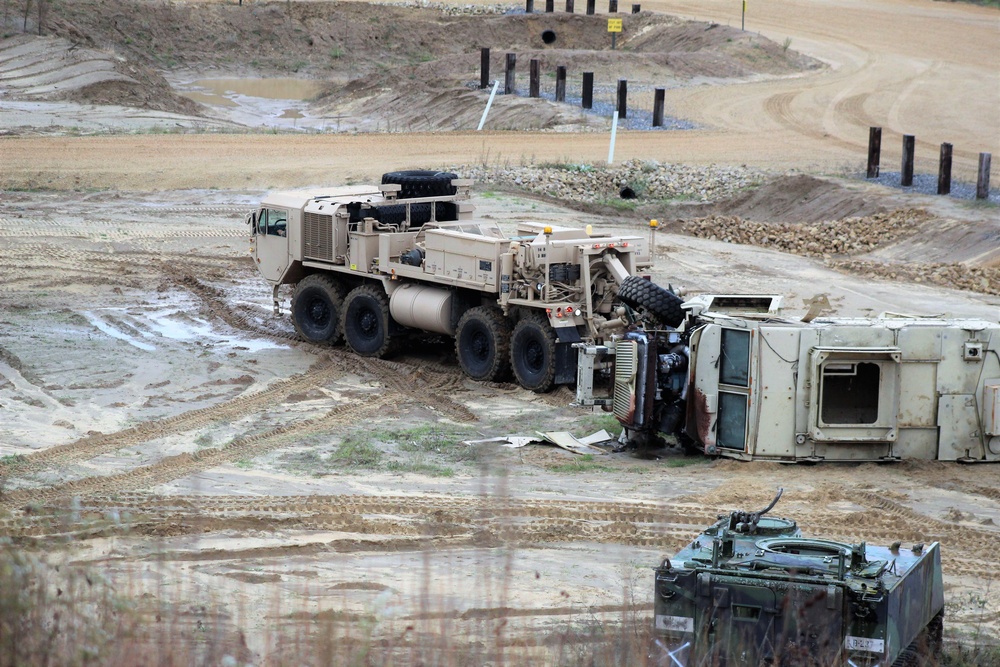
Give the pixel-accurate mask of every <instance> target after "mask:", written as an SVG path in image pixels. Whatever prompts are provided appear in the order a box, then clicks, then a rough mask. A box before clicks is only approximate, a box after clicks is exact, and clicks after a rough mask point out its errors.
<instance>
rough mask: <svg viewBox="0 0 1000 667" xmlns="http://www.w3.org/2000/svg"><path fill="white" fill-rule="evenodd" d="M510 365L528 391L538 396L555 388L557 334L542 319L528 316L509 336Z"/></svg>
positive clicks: (515, 375)
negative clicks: (553, 386)
mask: <svg viewBox="0 0 1000 667" xmlns="http://www.w3.org/2000/svg"><path fill="white" fill-rule="evenodd" d="M510 365H511V367H513V369H514V377H516V378H517V382H518V384H520V385H521V386H522V387H524V388H525V389H530V390H531V391H534V392H537V393H539V394H541V393H545V392H547V391H548V390H549V389H551V388H552V384H553V380H554V378H555V376H556V333H555V331H553V330H552V327H551V326H549V323H548V322H547V321H546V320H545V319H544V318H542V317H538V316H535V315H531V316H529V317H525V318H524V319H523V320H521V321H520V322H518V323H517V326H516V327H514V333H513V335H512V336H511V337H510Z"/></svg>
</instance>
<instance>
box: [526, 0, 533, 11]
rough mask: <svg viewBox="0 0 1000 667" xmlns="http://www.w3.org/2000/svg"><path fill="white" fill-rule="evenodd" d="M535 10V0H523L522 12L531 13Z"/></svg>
mask: <svg viewBox="0 0 1000 667" xmlns="http://www.w3.org/2000/svg"><path fill="white" fill-rule="evenodd" d="M534 11H535V0H524V13H525V14H532V13H534Z"/></svg>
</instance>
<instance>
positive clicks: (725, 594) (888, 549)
mask: <svg viewBox="0 0 1000 667" xmlns="http://www.w3.org/2000/svg"><path fill="white" fill-rule="evenodd" d="M780 497H781V490H780V489H779V491H778V494H777V496H775V498H774V500H773V501H772V502H771V504H770V505H768V506H767V507H766V508H764V509H763V510H760V511H758V512H745V511H734V512H731V513H730V514H729V515H720V516H719V521H718V522H717V523H715V524H714V525H712V526H710V527H709V528H707V529H706V530H705V531H704V532H703V533H702V534H701V535H699V536H698V538H697V539H696V540H695V541H694V542H692V543H691V544H689V545H688V546H687V547H685V548H684V549H682V550H681V551H680V552H678V553H677V555H675V556H674V557H672V558H666V559H664V560H663V562H662V563H661V564H660V566H659V567H657V568H656V570H655V572H656V580H655V581H656V583H655V586H656V589H655V611H656V617H655V630H654V635H655V641H654V662H653V664H657V665H670V666H671V667H694V666H696V665H699V666H700V665H706V666H708V665H710V666H712V667H736V666H740V667H743V666H746V667H758V665H782V666H784V667H797V666H799V665H809V666H813V665H815V666H817V667H819V666H822V667H829V666H831V665H838V666H840V665H843V666H844V667H903V666H911V665H913V666H915V665H920V664H924V662H923V660H924V659H925V658H926V657H929V656H934V655H936V654H937V653H938V652H939V651H940V646H941V631H942V619H943V617H944V591H943V583H942V576H941V552H940V548H939V546H938V543H937V542H934V543H932V544H930V545H924V544H914V545H912V546H909V547H908V548H903V546H902V545H901V544H900V543H898V542H896V543H894V544H892V545H889V546H885V547H882V546H870V545H866V544H865V543H863V542H862V543H861V544H843V543H840V542H834V541H831V540H825V539H818V538H807V537H804V536H803V535H802V531H801V530H799V527H798V526H797V525H796V523H795V521H792V520H790V519H784V518H776V517H770V516H764V515H765V514H767V513H768V512H769V511H770V510H771V509H772V508H773V507H774V505H775V504H776V503H777V502H778V499H779V498H780ZM933 664H936V663H933Z"/></svg>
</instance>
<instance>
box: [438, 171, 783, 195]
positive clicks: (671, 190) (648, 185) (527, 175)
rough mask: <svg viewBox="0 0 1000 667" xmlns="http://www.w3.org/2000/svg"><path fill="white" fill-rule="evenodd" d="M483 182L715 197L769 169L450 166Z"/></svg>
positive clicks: (578, 191)
mask: <svg viewBox="0 0 1000 667" xmlns="http://www.w3.org/2000/svg"><path fill="white" fill-rule="evenodd" d="M449 170H450V171H454V172H456V173H458V174H461V175H462V177H463V178H471V179H474V180H475V181H476V182H477V183H481V184H484V185H489V184H493V185H504V186H508V187H516V188H520V189H523V190H527V191H529V192H534V193H537V194H543V195H548V196H551V197H556V198H558V199H563V200H566V201H575V202H585V203H621V202H622V201H623V200H622V198H621V190H622V188H625V187H629V188H631V189H632V190H633V191H634V193H635V196H636V197H635V199H634V200H631V201H635V202H636V203H637V204H641V203H646V202H649V201H663V200H686V201H698V202H710V201H716V200H719V199H725V198H727V197H730V196H732V195H734V194H736V193H737V192H740V191H743V190H746V189H747V188H752V187H756V186H758V185H760V184H761V183H762V182H763V181H764V178H765V173H764V172H763V171H759V170H756V169H750V168H748V167H722V166H716V165H711V166H707V167H703V166H691V165H683V164H663V163H660V162H657V161H655V160H628V161H626V162H622V163H620V164H615V165H611V166H610V167H609V166H595V165H590V164H570V163H567V164H543V165H527V166H517V167H511V166H500V165H496V166H488V165H460V166H454V167H450V168H449Z"/></svg>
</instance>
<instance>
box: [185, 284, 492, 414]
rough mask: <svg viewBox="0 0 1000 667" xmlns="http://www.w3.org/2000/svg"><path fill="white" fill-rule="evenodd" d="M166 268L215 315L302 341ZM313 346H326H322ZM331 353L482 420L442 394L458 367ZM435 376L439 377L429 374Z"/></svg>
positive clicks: (416, 395)
mask: <svg viewBox="0 0 1000 667" xmlns="http://www.w3.org/2000/svg"><path fill="white" fill-rule="evenodd" d="M165 270H166V272H167V273H172V277H173V280H174V281H175V282H176V284H177V285H178V286H180V287H183V288H184V289H186V290H188V291H190V292H191V293H192V294H194V295H195V296H197V297H198V298H199V299H201V300H202V302H203V303H204V304H205V307H206V308H207V309H208V311H209V313H210V314H211V315H213V316H215V317H218V318H219V319H220V320H222V321H223V322H225V323H226V324H228V325H229V326H231V327H233V328H237V329H243V330H245V331H251V332H253V333H256V334H259V335H262V336H266V337H268V338H272V339H279V340H284V341H289V340H290V341H299V338H298V335H297V334H295V333H294V332H284V331H274V330H273V329H268V328H266V327H264V326H261V325H260V324H258V323H257V322H254V321H253V320H252V319H251V317H250V316H249V315H248V314H246V313H245V312H239V311H237V310H234V309H233V308H232V307H231V306H230V305H229V304H228V303H227V302H226V299H225V295H224V294H223V293H222V291H221V290H219V289H217V288H215V287H212V286H210V285H206V284H204V283H203V282H201V281H200V280H198V279H197V278H196V277H194V276H192V275H190V274H188V273H185V272H179V273H178V272H175V271H171V270H170V269H169V267H165ZM313 347H317V348H318V349H323V348H322V347H321V346H313ZM328 354H329V355H331V356H332V357H337V358H339V359H340V360H341V361H342V362H343V363H344V364H345V365H346V364H350V365H351V367H352V370H355V371H358V370H360V371H363V372H365V373H367V374H368V375H371V376H372V377H374V378H375V379H376V381H377V382H379V383H380V384H382V385H383V386H384V387H386V388H388V389H390V390H392V391H395V392H397V393H399V394H402V395H404V396H408V397H410V398H411V399H413V400H414V401H415V402H417V403H419V404H421V405H426V406H428V407H430V408H433V409H436V410H437V411H439V412H441V413H442V414H444V415H445V416H447V417H449V418H451V419H454V420H455V421H458V422H462V423H470V422H476V421H479V417H477V416H476V415H475V413H473V412H472V411H471V410H469V408H467V407H465V406H464V405H462V404H461V403H459V402H458V401H455V400H454V399H452V398H450V397H449V396H447V395H445V394H443V393H442V392H444V391H459V390H461V378H462V376H461V372H460V371H459V370H458V369H456V370H455V372H453V373H434V372H428V371H427V370H425V369H423V368H421V367H420V366H417V365H414V364H410V363H406V362H403V361H391V360H387V359H374V358H370V357H359V356H357V355H354V354H353V353H351V352H349V351H347V350H344V349H338V348H328ZM433 375H438V376H439V377H436V378H435V377H429V376H433Z"/></svg>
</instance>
